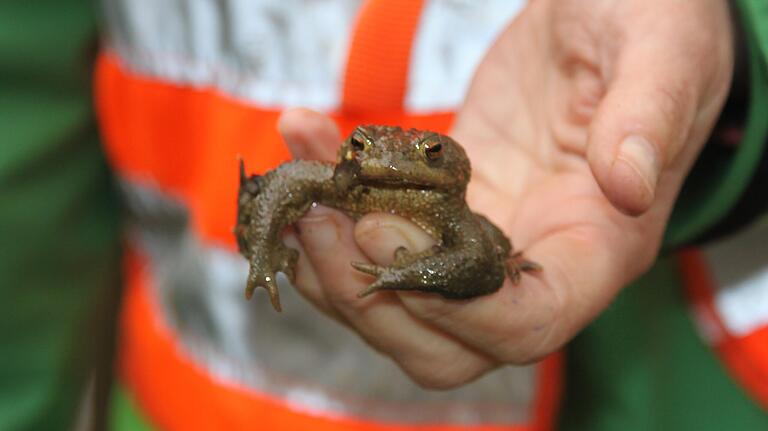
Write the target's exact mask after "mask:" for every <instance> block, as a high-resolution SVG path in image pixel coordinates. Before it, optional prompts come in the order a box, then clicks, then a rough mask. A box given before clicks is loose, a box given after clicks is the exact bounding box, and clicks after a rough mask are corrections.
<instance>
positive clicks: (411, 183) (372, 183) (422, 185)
mask: <svg viewBox="0 0 768 431" xmlns="http://www.w3.org/2000/svg"><path fill="white" fill-rule="evenodd" d="M360 183H361V184H362V185H364V186H366V187H372V188H378V189H390V190H398V189H412V190H435V189H437V188H439V187H440V184H434V183H429V182H427V181H418V180H413V179H410V178H386V177H363V178H360Z"/></svg>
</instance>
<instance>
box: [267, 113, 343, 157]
mask: <svg viewBox="0 0 768 431" xmlns="http://www.w3.org/2000/svg"><path fill="white" fill-rule="evenodd" d="M277 128H278V130H279V131H280V133H281V134H282V135H283V139H285V143H286V144H287V145H288V149H289V150H290V151H291V154H293V156H294V157H295V158H297V159H306V160H325V161H332V160H335V159H336V150H338V148H339V145H340V144H341V135H340V134H339V129H338V127H336V124H335V123H334V122H333V120H331V119H330V118H329V117H328V116H327V115H324V114H321V113H319V112H315V111H312V110H309V109H305V108H292V109H286V110H285V111H283V113H282V114H281V115H280V118H279V119H278V121H277Z"/></svg>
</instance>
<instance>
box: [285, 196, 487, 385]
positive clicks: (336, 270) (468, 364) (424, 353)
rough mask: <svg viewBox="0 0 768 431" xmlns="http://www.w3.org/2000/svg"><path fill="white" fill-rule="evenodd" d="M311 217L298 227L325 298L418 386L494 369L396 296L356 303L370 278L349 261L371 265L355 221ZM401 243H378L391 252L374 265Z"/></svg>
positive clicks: (326, 213) (322, 214) (319, 214)
mask: <svg viewBox="0 0 768 431" xmlns="http://www.w3.org/2000/svg"><path fill="white" fill-rule="evenodd" d="M312 212H314V214H311V215H310V216H309V217H305V218H303V219H302V220H301V221H300V222H299V228H300V229H299V232H300V234H299V236H298V238H299V239H300V241H301V242H302V244H303V246H304V249H305V250H306V252H307V257H308V258H309V260H310V261H311V262H312V266H313V267H314V268H316V270H317V276H318V279H319V280H320V284H321V285H322V287H323V290H324V295H325V298H326V299H327V300H328V301H329V303H330V304H331V306H333V307H334V308H335V309H336V310H338V312H339V313H340V314H341V315H342V316H343V317H344V319H345V320H346V321H347V322H349V324H350V326H351V327H353V328H354V329H355V330H356V331H357V332H358V333H359V334H360V335H361V336H362V338H363V339H365V340H366V341H367V342H368V343H369V344H370V345H371V346H373V347H374V348H376V349H378V350H379V351H381V352H382V353H384V354H386V355H388V356H390V357H391V358H392V359H394V360H395V361H396V362H397V363H398V365H400V367H401V368H403V370H404V371H405V372H406V373H408V374H409V375H410V376H411V377H412V378H413V379H414V380H415V381H416V382H417V383H419V384H421V385H423V386H426V387H432V388H447V387H453V386H455V385H458V384H461V383H465V382H467V381H469V380H472V379H474V378H476V377H478V376H480V375H482V374H483V373H484V372H486V371H488V370H490V369H492V368H494V367H495V366H496V364H495V362H494V361H492V360H491V359H489V358H488V357H486V356H484V355H482V354H480V353H478V352H477V351H475V350H473V349H470V348H468V347H467V346H466V345H465V344H463V343H460V342H459V341H457V340H455V339H453V338H451V337H449V336H446V335H445V334H443V333H442V332H441V331H438V330H436V329H434V328H432V327H430V326H429V325H427V324H425V323H424V322H422V321H420V320H418V319H416V318H414V317H413V316H411V315H410V314H409V313H408V312H407V311H406V310H405V309H404V308H403V306H402V304H401V303H400V300H399V299H398V298H397V296H396V295H392V294H375V295H371V296H369V297H366V298H362V299H361V298H358V297H357V293H358V292H359V291H360V290H362V289H363V288H364V287H366V286H367V285H368V284H369V283H370V282H371V281H372V277H370V276H368V275H366V274H363V273H360V272H358V271H356V270H354V269H353V268H352V266H351V265H350V262H351V261H357V262H364V261H368V259H367V257H366V256H365V255H364V254H363V253H362V251H361V250H360V248H358V246H357V244H356V243H355V238H354V235H353V229H354V228H353V225H352V222H351V220H349V219H348V218H347V217H346V216H344V215H343V214H341V213H339V212H337V211H331V210H328V209H323V210H320V211H316V209H313V210H312V211H311V213H312ZM368 217H372V216H368ZM404 223H408V222H406V221H404ZM384 229H386V227H385V228H384ZM393 233H394V232H393ZM422 234H423V233H422ZM403 243H406V244H407V243H408V242H407V241H405V240H403V239H402V237H400V238H397V239H390V240H389V241H388V242H386V243H383V244H379V246H380V247H381V248H382V249H388V252H386V251H385V252H384V253H382V254H381V256H389V257H388V258H387V260H386V261H381V262H376V263H379V264H386V263H390V262H391V259H392V255H393V254H394V250H395V249H396V248H397V246H399V245H402V244H403ZM394 244H397V246H395V245H394ZM376 255H378V254H376Z"/></svg>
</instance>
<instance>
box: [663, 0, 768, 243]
mask: <svg viewBox="0 0 768 431" xmlns="http://www.w3.org/2000/svg"><path fill="white" fill-rule="evenodd" d="M736 5H737V9H738V11H739V13H740V17H739V18H740V21H741V23H742V25H743V28H744V32H745V38H746V42H747V49H748V55H749V75H750V88H751V95H750V101H749V109H748V112H747V118H746V126H745V129H744V138H743V140H742V142H741V143H740V144H739V148H738V151H736V152H734V154H733V155H732V156H731V157H729V158H716V159H713V158H710V159H706V158H704V157H702V158H701V159H700V160H699V161H698V162H697V164H696V166H694V168H693V170H692V172H691V175H690V176H689V178H688V180H687V181H686V183H685V185H684V186H683V189H682V191H681V194H680V199H679V200H678V202H677V204H676V206H675V209H674V211H673V213H672V218H671V219H670V222H669V225H668V227H667V232H666V236H665V238H664V244H665V246H666V247H667V248H672V247H675V246H678V245H681V244H684V243H686V242H688V241H691V240H692V239H694V238H696V237H698V236H699V235H701V234H703V233H704V232H706V231H707V229H709V228H711V227H712V226H713V225H714V224H715V223H717V222H718V221H719V220H721V219H722V218H723V217H724V216H725V215H726V214H727V213H728V211H729V210H730V209H731V208H733V206H734V205H735V204H736V202H737V201H738V199H739V197H740V196H741V193H742V191H744V189H745V188H746V187H747V185H748V184H749V182H750V180H751V179H752V176H753V174H754V172H755V171H756V169H757V167H758V164H759V163H760V160H761V159H762V157H764V153H765V151H766V150H765V147H766V142H768V66H767V65H768V2H766V1H765V0H738V1H736Z"/></svg>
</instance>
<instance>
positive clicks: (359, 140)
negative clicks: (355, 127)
mask: <svg viewBox="0 0 768 431" xmlns="http://www.w3.org/2000/svg"><path fill="white" fill-rule="evenodd" d="M370 142H371V141H370V139H368V137H367V136H365V135H364V134H363V133H362V132H359V131H357V132H355V133H353V134H352V138H350V140H349V144H350V145H351V146H352V149H353V150H355V151H363V150H365V148H366V147H367V146H369V145H370Z"/></svg>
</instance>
